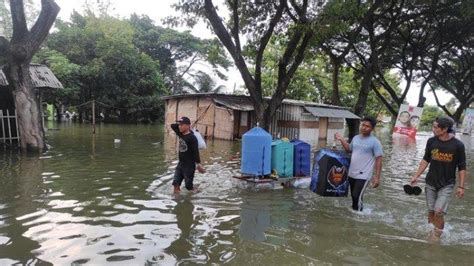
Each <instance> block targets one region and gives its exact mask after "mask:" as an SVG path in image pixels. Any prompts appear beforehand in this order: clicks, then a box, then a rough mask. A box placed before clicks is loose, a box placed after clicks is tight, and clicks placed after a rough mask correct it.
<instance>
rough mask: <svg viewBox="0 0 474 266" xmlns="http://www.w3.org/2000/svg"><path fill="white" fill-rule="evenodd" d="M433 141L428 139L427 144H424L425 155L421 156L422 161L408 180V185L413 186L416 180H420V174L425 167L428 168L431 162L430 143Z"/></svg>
mask: <svg viewBox="0 0 474 266" xmlns="http://www.w3.org/2000/svg"><path fill="white" fill-rule="evenodd" d="M432 141H433V139H432V138H431V139H428V142H427V143H426V147H425V154H424V155H423V160H421V162H420V165H419V166H418V170H416V173H415V174H414V175H413V176H412V177H411V179H410V184H411V185H412V186H414V185H415V184H416V183H417V182H418V179H419V178H420V176H421V174H423V172H424V171H425V170H426V167H428V164H430V162H431V143H432Z"/></svg>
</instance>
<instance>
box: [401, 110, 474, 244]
mask: <svg viewBox="0 0 474 266" xmlns="http://www.w3.org/2000/svg"><path fill="white" fill-rule="evenodd" d="M453 125H454V120H453V119H451V118H450V117H441V118H437V119H436V120H435V121H434V122H433V134H434V137H432V138H430V139H428V142H427V143H426V149H425V155H424V156H423V160H421V162H420V165H419V167H418V170H417V171H416V174H415V175H414V176H413V177H412V178H411V181H410V183H411V185H412V186H414V185H415V184H416V183H417V182H418V179H419V178H420V176H421V174H422V173H423V172H424V171H425V169H426V167H428V164H429V166H430V168H429V169H428V174H427V175H426V179H425V181H426V187H425V194H426V204H427V206H428V223H430V224H433V226H434V229H433V230H432V231H431V233H430V240H433V241H437V240H439V238H440V237H441V235H442V234H443V229H444V216H445V215H446V211H447V210H448V205H449V202H450V200H451V196H452V194H453V191H454V190H455V189H456V197H458V198H462V197H463V196H464V179H465V176H466V153H465V150H464V144H463V143H462V142H461V141H459V140H458V139H456V138H454V134H452V133H453V132H454V131H453V129H452V127H453ZM456 168H458V171H459V183H458V186H457V187H455V186H456Z"/></svg>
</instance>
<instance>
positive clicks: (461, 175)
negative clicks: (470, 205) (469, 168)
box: [456, 145, 466, 198]
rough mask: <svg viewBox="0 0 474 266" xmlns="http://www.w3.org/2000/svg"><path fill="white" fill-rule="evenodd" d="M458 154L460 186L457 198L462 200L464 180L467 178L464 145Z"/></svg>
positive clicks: (457, 190)
mask: <svg viewBox="0 0 474 266" xmlns="http://www.w3.org/2000/svg"><path fill="white" fill-rule="evenodd" d="M458 152H459V154H458V158H459V163H458V169H459V184H458V187H457V188H456V197H458V198H462V197H464V180H465V178H466V150H465V148H464V145H461V146H460V148H459V149H458Z"/></svg>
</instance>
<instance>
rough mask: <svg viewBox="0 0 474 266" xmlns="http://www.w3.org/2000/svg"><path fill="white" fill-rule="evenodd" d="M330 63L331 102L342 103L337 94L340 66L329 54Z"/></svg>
mask: <svg viewBox="0 0 474 266" xmlns="http://www.w3.org/2000/svg"><path fill="white" fill-rule="evenodd" d="M331 63H332V67H333V70H332V97H331V102H332V104H334V105H342V104H341V97H340V96H339V70H340V68H341V64H340V63H339V61H338V60H337V59H336V58H334V56H331Z"/></svg>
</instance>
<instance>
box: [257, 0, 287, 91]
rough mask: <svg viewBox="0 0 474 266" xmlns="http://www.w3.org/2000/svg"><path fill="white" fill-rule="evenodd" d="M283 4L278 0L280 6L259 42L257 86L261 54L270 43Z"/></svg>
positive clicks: (283, 7)
mask: <svg viewBox="0 0 474 266" xmlns="http://www.w3.org/2000/svg"><path fill="white" fill-rule="evenodd" d="M284 2H285V1H284V0H280V5H279V6H278V7H277V10H276V14H275V16H273V18H272V19H271V20H270V24H269V25H268V29H267V31H266V32H265V34H264V35H263V37H262V40H261V41H260V46H259V47H258V51H257V56H256V59H255V81H256V84H257V85H258V84H261V79H262V60H263V53H264V52H265V48H266V47H267V44H268V42H269V41H270V38H271V36H272V34H273V30H274V29H275V26H276V25H277V23H278V22H279V21H280V19H281V17H282V15H283V10H284V9H285V4H284Z"/></svg>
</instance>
